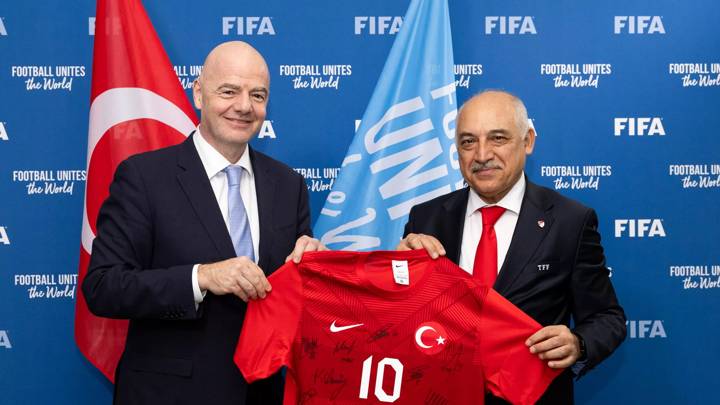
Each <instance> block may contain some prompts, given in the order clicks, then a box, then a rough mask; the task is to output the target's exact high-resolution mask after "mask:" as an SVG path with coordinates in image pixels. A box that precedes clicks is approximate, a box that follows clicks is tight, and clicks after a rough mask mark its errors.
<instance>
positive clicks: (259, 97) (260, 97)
mask: <svg viewBox="0 0 720 405" xmlns="http://www.w3.org/2000/svg"><path fill="white" fill-rule="evenodd" d="M252 98H253V99H254V100H255V101H258V102H263V101H265V94H263V93H253V95H252Z"/></svg>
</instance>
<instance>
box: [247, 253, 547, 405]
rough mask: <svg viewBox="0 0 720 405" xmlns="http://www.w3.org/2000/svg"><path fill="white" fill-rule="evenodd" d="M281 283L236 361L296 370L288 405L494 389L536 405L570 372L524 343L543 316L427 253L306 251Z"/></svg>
mask: <svg viewBox="0 0 720 405" xmlns="http://www.w3.org/2000/svg"><path fill="white" fill-rule="evenodd" d="M393 261H395V263H393ZM398 261H401V262H402V261H406V262H407V265H408V267H409V273H410V285H409V286H404V285H398V284H396V283H395V282H394V280H393V273H392V271H393V270H392V266H393V265H396V266H397V262H398ZM269 281H270V283H271V284H272V286H273V290H272V292H271V293H270V294H269V296H268V297H267V298H266V299H263V300H257V301H251V302H250V304H248V310H247V313H246V316H245V323H244V325H243V328H242V333H241V335H240V339H239V342H238V346H237V348H236V351H235V356H234V360H235V363H236V364H237V365H238V367H239V368H240V370H241V372H242V373H243V375H244V376H245V378H246V379H247V380H248V381H250V382H252V381H255V380H257V379H259V378H264V377H267V376H269V375H271V374H272V373H274V372H275V371H277V370H278V369H279V368H280V367H282V366H287V367H288V370H287V380H286V384H285V402H284V403H285V404H288V405H289V404H298V403H303V404H306V405H312V404H330V403H332V404H382V403H388V402H392V403H394V404H422V403H433V404H483V402H484V395H485V391H486V390H489V391H491V392H492V393H493V394H495V395H497V396H501V397H503V398H505V399H507V400H508V401H510V402H511V403H513V404H531V403H534V402H535V401H537V399H538V398H539V397H540V396H541V395H542V393H543V392H544V391H545V389H546V388H547V386H548V385H549V384H550V382H551V381H552V380H553V378H555V376H557V375H558V374H559V371H557V370H553V369H550V368H549V367H547V365H546V364H545V363H544V362H542V361H540V360H539V359H538V358H537V356H535V355H532V354H531V353H530V351H529V349H528V348H527V347H526V346H525V344H524V342H525V340H526V339H527V338H528V337H529V336H530V335H532V334H533V333H535V332H536V331H537V330H539V329H540V325H539V324H538V323H537V322H535V321H534V320H533V319H531V318H530V317H529V316H527V315H526V314H524V313H523V312H522V311H520V310H519V309H518V308H517V307H515V306H514V305H512V304H511V303H510V302H509V301H507V300H505V299H504V298H502V297H501V296H500V295H499V294H497V293H496V292H495V291H494V290H492V289H490V288H488V287H487V286H484V285H480V284H479V283H478V282H477V281H476V280H474V279H473V278H472V277H470V276H469V275H468V274H467V273H465V272H464V271H463V270H461V269H460V268H458V267H457V266H456V265H455V264H453V263H452V262H450V261H449V260H447V259H445V258H440V259H437V260H432V259H430V258H429V257H428V256H427V254H426V253H425V251H411V252H373V253H354V252H312V253H306V254H305V255H304V256H303V260H302V262H301V263H300V264H299V265H295V264H293V263H292V262H290V263H288V264H286V265H284V266H283V267H281V268H280V269H279V270H277V271H276V272H275V273H273V274H272V275H271V276H270V278H269ZM380 374H382V375H380Z"/></svg>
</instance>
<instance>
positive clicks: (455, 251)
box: [436, 187, 469, 263]
mask: <svg viewBox="0 0 720 405" xmlns="http://www.w3.org/2000/svg"><path fill="white" fill-rule="evenodd" d="M468 190H469V188H467V187H465V188H463V189H461V190H459V191H458V192H456V193H454V194H453V196H452V197H450V198H448V199H447V200H446V201H445V202H444V203H443V209H444V210H445V213H446V215H445V217H444V218H442V219H440V223H439V224H438V227H437V229H438V234H437V235H436V237H437V238H438V240H441V241H444V244H445V245H444V248H445V253H446V256H447V258H448V259H450V260H451V261H452V262H453V263H459V260H460V247H461V243H460V241H461V240H462V233H463V226H465V210H466V208H467V201H468V192H469V191H468Z"/></svg>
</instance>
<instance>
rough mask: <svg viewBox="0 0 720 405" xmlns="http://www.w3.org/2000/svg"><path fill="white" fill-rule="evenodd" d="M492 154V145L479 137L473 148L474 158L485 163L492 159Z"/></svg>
mask: <svg viewBox="0 0 720 405" xmlns="http://www.w3.org/2000/svg"><path fill="white" fill-rule="evenodd" d="M494 156H495V154H494V153H493V148H492V145H490V144H489V143H488V142H487V141H486V140H485V139H482V138H481V139H479V140H478V142H477V147H476V148H475V160H476V161H478V162H480V163H485V162H488V161H490V160H492V158H493V157H494Z"/></svg>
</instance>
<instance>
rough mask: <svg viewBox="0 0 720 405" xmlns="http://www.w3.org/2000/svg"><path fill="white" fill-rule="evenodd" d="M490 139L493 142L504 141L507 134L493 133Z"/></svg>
mask: <svg viewBox="0 0 720 405" xmlns="http://www.w3.org/2000/svg"><path fill="white" fill-rule="evenodd" d="M490 139H491V140H492V141H493V142H495V143H504V142H505V141H506V140H507V136H505V135H502V134H495V135H492V136H491V137H490Z"/></svg>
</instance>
